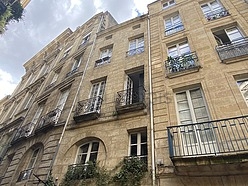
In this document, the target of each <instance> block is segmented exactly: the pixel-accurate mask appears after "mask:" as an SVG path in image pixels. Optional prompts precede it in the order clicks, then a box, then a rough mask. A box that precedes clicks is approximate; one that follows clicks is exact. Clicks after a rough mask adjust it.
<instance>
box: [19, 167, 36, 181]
mask: <svg viewBox="0 0 248 186" xmlns="http://www.w3.org/2000/svg"><path fill="white" fill-rule="evenodd" d="M32 171H33V169H27V170H24V171H22V172H20V175H19V177H18V179H17V182H20V181H23V180H28V179H29V178H30V176H31V174H32Z"/></svg>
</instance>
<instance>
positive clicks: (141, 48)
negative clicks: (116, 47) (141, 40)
mask: <svg viewBox="0 0 248 186" xmlns="http://www.w3.org/2000/svg"><path fill="white" fill-rule="evenodd" d="M144 50H145V47H144V46H141V47H139V48H135V49H132V50H129V51H127V54H126V55H127V56H133V55H136V54H140V53H142V52H144Z"/></svg>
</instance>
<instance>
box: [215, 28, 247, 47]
mask: <svg viewBox="0 0 248 186" xmlns="http://www.w3.org/2000/svg"><path fill="white" fill-rule="evenodd" d="M213 34H214V37H215V40H216V41H217V43H218V45H225V44H230V43H235V42H239V41H242V39H243V38H244V37H243V35H242V33H241V32H240V31H239V29H238V28H237V27H231V28H226V29H223V30H219V31H216V32H214V33H213Z"/></svg>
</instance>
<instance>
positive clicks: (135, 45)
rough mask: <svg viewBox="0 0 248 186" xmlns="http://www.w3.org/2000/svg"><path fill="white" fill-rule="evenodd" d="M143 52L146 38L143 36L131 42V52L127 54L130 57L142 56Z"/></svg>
mask: <svg viewBox="0 0 248 186" xmlns="http://www.w3.org/2000/svg"><path fill="white" fill-rule="evenodd" d="M142 52H144V37H143V36H142V37H139V38H136V39H133V40H131V41H130V42H129V50H128V52H127V55H128V56H132V55H135V54H140V53H142Z"/></svg>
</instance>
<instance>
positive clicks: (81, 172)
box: [67, 162, 96, 180]
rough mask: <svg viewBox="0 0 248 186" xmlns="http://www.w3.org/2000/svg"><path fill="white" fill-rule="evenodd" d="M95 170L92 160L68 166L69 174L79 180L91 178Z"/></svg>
mask: <svg viewBox="0 0 248 186" xmlns="http://www.w3.org/2000/svg"><path fill="white" fill-rule="evenodd" d="M95 171H96V166H95V163H94V162H88V163H86V164H82V163H79V164H72V165H69V166H68V171H67V172H69V173H70V175H72V176H73V178H74V180H81V179H87V178H92V177H93V176H94V172H95Z"/></svg>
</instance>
